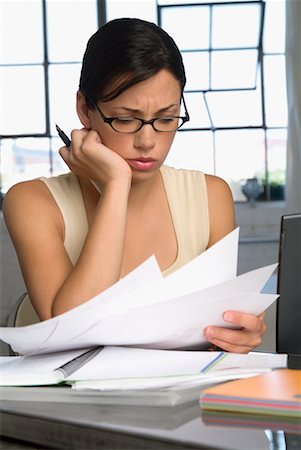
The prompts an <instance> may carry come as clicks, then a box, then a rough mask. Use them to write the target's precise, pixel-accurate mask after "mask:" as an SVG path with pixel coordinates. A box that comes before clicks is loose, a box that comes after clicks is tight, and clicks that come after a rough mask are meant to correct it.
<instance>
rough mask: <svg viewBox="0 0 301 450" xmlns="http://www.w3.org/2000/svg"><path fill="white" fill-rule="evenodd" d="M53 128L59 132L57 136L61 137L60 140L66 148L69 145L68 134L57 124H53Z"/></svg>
mask: <svg viewBox="0 0 301 450" xmlns="http://www.w3.org/2000/svg"><path fill="white" fill-rule="evenodd" d="M55 128H56V130H57V132H58V134H59V137H60V138H61V139H62V141H63V142H64V144H65V145H66V147H67V148H68V147H70V145H71V141H70V139H69V138H68V136H67V135H66V134H65V133H64V132H63V130H61V129H60V127H59V126H58V125H57V124H55Z"/></svg>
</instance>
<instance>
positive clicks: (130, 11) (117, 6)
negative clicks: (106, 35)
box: [106, 0, 157, 23]
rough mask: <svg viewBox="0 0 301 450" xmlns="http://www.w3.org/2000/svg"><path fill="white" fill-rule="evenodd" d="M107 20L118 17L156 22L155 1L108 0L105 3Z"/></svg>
mask: <svg viewBox="0 0 301 450" xmlns="http://www.w3.org/2000/svg"><path fill="white" fill-rule="evenodd" d="M106 6H107V20H112V19H117V18H119V17H137V18H139V19H143V20H148V21H150V22H154V23H156V22H157V4H156V0H147V1H145V0H144V1H138V0H126V1H124V0H113V1H112V0H109V1H107V2H106Z"/></svg>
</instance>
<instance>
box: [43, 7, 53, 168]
mask: <svg viewBox="0 0 301 450" xmlns="http://www.w3.org/2000/svg"><path fill="white" fill-rule="evenodd" d="M42 14H43V41H44V46H43V53H44V61H43V67H44V92H45V122H46V123H45V124H46V136H48V138H49V173H50V174H52V173H53V157H52V145H51V140H50V136H51V131H50V130H51V127H50V93H49V59H48V34H47V9H46V0H42Z"/></svg>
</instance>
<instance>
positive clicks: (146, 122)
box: [89, 94, 190, 134]
mask: <svg viewBox="0 0 301 450" xmlns="http://www.w3.org/2000/svg"><path fill="white" fill-rule="evenodd" d="M181 100H182V101H183V106H184V111H185V116H170V117H172V118H174V119H181V120H182V121H183V122H182V123H181V125H180V126H179V127H178V128H176V129H175V130H172V131H162V130H157V129H156V128H155V121H156V120H158V119H161V118H162V117H155V118H154V119H150V120H144V119H141V118H140V117H133V119H135V120H140V122H141V125H140V127H139V128H138V129H137V130H135V131H118V130H116V129H115V128H114V126H113V121H114V120H116V119H120V117H106V116H105V115H104V113H103V112H102V111H101V109H100V108H99V106H98V105H97V103H96V101H95V100H93V99H92V98H89V101H90V102H91V104H92V105H93V106H94V107H95V108H96V110H97V111H98V112H99V114H100V116H101V118H102V119H103V121H104V122H105V123H107V124H108V125H110V127H111V128H112V129H113V130H114V131H116V133H121V134H133V133H137V131H140V130H141V128H142V127H143V126H144V125H151V126H152V127H153V129H154V130H155V131H157V132H158V133H173V132H174V131H178V130H179V129H180V128H181V127H182V126H183V125H184V123H186V122H188V121H189V120H190V116H189V113H188V110H187V107H186V103H185V99H184V96H183V94H182V95H181Z"/></svg>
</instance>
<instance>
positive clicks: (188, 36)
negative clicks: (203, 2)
mask: <svg viewBox="0 0 301 450" xmlns="http://www.w3.org/2000/svg"><path fill="white" fill-rule="evenodd" d="M161 11H162V17H161V19H162V23H161V26H162V28H164V30H165V31H167V33H168V34H170V35H171V36H172V38H173V39H174V40H175V42H176V44H177V45H178V47H179V48H180V50H193V49H208V48H209V23H210V21H209V8H208V7H207V6H197V7H195V6H191V7H182V8H163V9H162V10H161Z"/></svg>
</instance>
